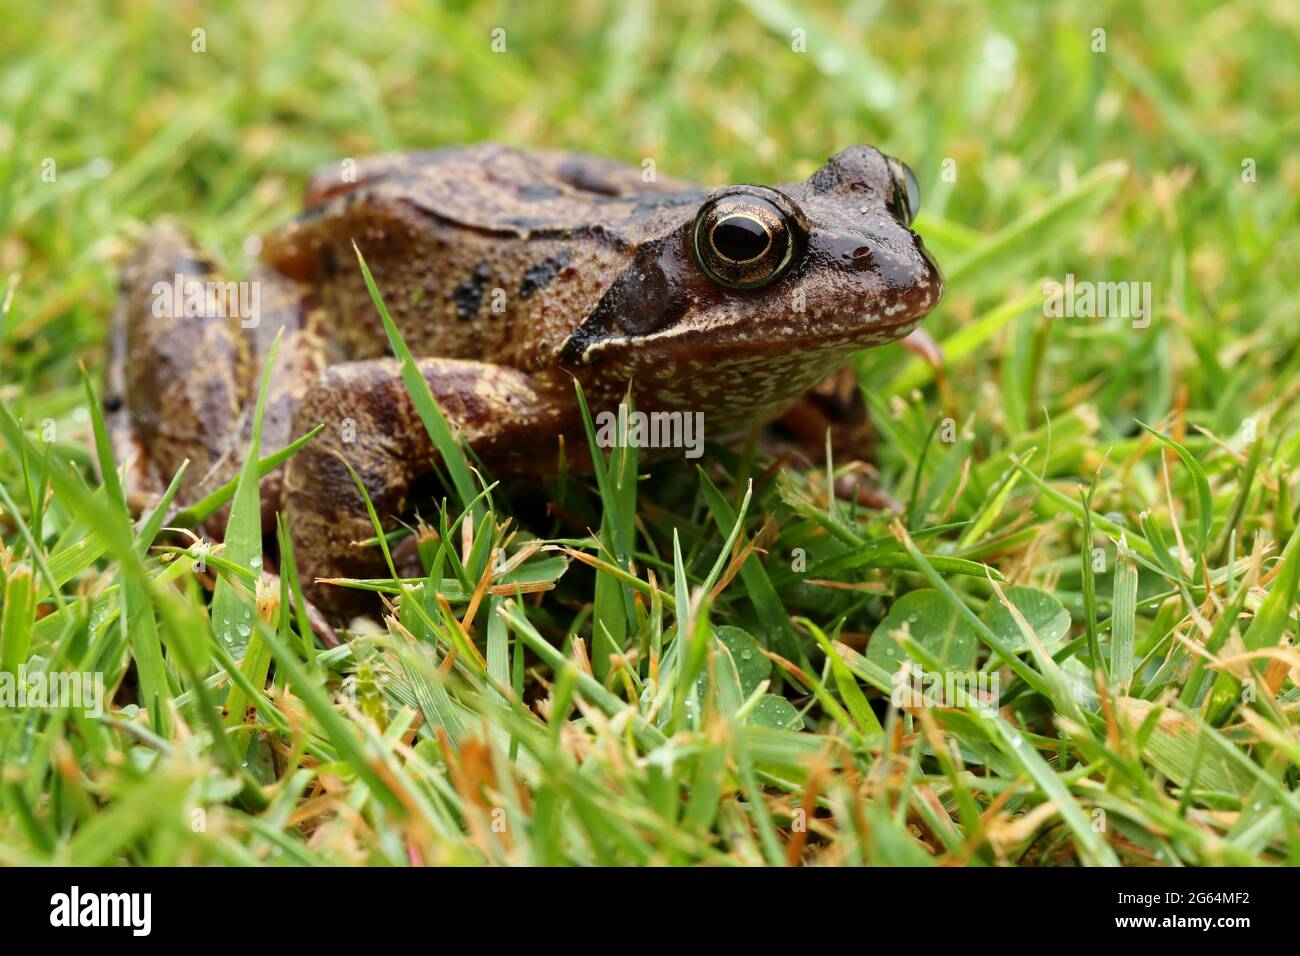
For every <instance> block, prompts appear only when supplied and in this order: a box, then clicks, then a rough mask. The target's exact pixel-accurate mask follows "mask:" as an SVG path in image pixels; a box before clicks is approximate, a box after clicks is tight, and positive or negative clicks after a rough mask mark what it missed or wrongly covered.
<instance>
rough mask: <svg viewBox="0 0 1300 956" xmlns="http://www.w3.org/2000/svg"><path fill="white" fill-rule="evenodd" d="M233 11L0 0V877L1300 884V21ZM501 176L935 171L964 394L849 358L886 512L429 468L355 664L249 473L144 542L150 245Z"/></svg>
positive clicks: (1195, 8) (851, 468)
mask: <svg viewBox="0 0 1300 956" xmlns="http://www.w3.org/2000/svg"><path fill="white" fill-rule="evenodd" d="M206 6H207V5H201V4H196V3H176V4H171V3H146V2H125V0H124V2H118V3H98V4H92V3H78V4H61V5H55V6H53V7H51V8H49V9H42V10H40V11H39V12H38V10H37V8H36V7H35V6H33V5H31V4H28V3H22V2H20V0H0V22H3V23H4V25H5V26H4V29H3V31H2V32H0V302H2V303H3V304H2V305H0V398H2V399H3V409H2V410H0V411H2V413H0V602H2V610H0V705H3V706H0V864H7V865H15V864H18V865H21V864H38V863H59V864H92V865H100V864H115V865H116V864H121V865H159V864H162V865H172V864H213V863H215V864H345V865H352V864H375V865H414V864H425V865H434V864H544V865H568V864H611V865H635V864H663V865H692V864H710V865H758V866H762V865H774V866H776V865H859V864H875V865H891V864H906V865H924V864H947V865H954V864H968V865H976V866H987V865H1019V866H1049V865H1072V864H1083V865H1128V866H1159V865H1177V864H1197V865H1225V864H1247V865H1251V864H1293V865H1294V864H1296V863H1300V790H1298V789H1297V787H1298V785H1300V769H1298V765H1300V734H1298V733H1297V724H1298V723H1300V709H1298V708H1300V655H1297V652H1296V650H1295V649H1294V648H1293V643H1294V638H1295V635H1296V633H1297V601H1296V596H1297V582H1298V581H1300V532H1297V527H1298V525H1297V517H1298V515H1297V509H1298V506H1300V502H1298V500H1297V499H1298V498H1300V496H1298V495H1297V490H1298V489H1297V475H1298V474H1300V417H1298V416H1297V411H1296V409H1297V407H1298V403H1297V396H1298V393H1300V347H1298V343H1300V294H1297V291H1296V276H1297V274H1300V242H1297V216H1298V215H1300V155H1298V154H1297V152H1296V150H1295V149H1294V148H1293V147H1294V144H1295V143H1296V142H1298V141H1300V8H1297V7H1296V6H1294V5H1289V4H1286V3H1269V2H1265V0H1259V2H1237V3H1228V4H1219V3H1211V2H1201V0H1191V2H1174V0H1153V2H1150V3H1143V4H1136V3H1134V4H1130V3H1100V4H1098V3H1084V2H1065V3H1053V4H1038V3H1029V2H1023V3H1017V2H1006V3H995V4H981V3H968V2H956V0H951V2H942V3H935V4H927V5H918V4H903V3H897V4H889V5H885V4H878V3H868V2H855V3H845V4H836V3H829V2H827V3H819V4H815V5H808V6H805V5H796V4H787V3H785V2H783V0H744V2H739V3H727V4H713V3H698V2H688V0H665V2H659V3H649V2H646V3H603V2H596V0H581V2H577V3H575V4H571V5H566V9H564V11H563V12H562V13H561V12H559V11H558V10H555V9H548V8H549V7H550V5H548V4H540V3H524V2H519V3H482V4H478V3H475V4H471V3H468V2H458V3H445V4H437V3H428V4H426V3H417V2H388V3H380V4H377V5H375V6H374V7H373V8H372V9H370V10H368V11H367V12H362V11H361V8H360V7H356V6H354V5H352V4H347V3H341V2H330V0H325V2H314V3H307V2H302V0H289V2H284V3H274V4H270V3H243V4H235V3H232V4H223V5H220V6H222V8H223V12H220V13H217V12H212V11H210V10H208V9H207V8H206ZM494 31H504V32H497V33H494ZM486 140H492V141H501V142H506V143H510V144H514V145H520V146H529V147H534V146H535V147H552V148H561V149H574V150H582V151H585V152H590V153H596V154H600V155H605V156H609V157H611V158H614V159H617V160H620V161H623V162H626V163H629V164H632V165H641V163H642V162H643V160H645V159H653V160H654V162H655V165H656V168H657V170H658V173H659V175H661V176H672V177H679V178H683V179H689V180H695V181H699V182H704V183H710V184H712V183H730V182H760V183H761V182H778V181H786V180H792V179H802V178H804V177H806V176H808V175H809V174H810V173H811V172H812V171H813V170H815V169H816V168H817V167H818V166H820V165H821V164H822V162H824V161H825V159H826V157H827V156H829V155H831V154H832V153H834V152H837V151H839V150H840V149H842V148H844V147H846V146H850V145H853V144H857V143H864V142H865V143H872V144H875V145H877V146H879V147H880V148H881V149H882V150H884V151H886V152H888V153H890V154H892V155H894V156H898V157H900V158H902V159H904V160H906V161H907V162H908V163H909V164H910V165H911V167H912V168H913V169H914V170H915V171H916V173H917V176H918V178H919V180H920V185H921V192H922V197H923V203H922V212H921V216H920V218H919V219H918V221H917V222H916V224H915V227H916V229H917V231H918V232H919V233H920V234H921V235H922V236H924V237H925V240H926V243H927V245H928V247H929V249H930V250H931V251H932V253H933V255H934V257H935V258H936V259H937V261H938V262H939V263H940V264H941V266H942V267H943V270H944V273H945V275H946V278H947V292H946V295H945V298H944V300H943V302H942V304H941V305H940V306H939V307H938V308H937V309H936V310H935V312H934V313H933V314H932V315H931V316H930V317H929V318H928V319H927V320H926V322H925V325H924V328H925V329H926V330H927V331H928V332H929V334H930V335H931V336H932V337H933V338H934V339H935V340H936V341H937V342H938V344H939V346H940V348H941V350H942V354H943V360H942V363H941V364H940V365H939V366H938V368H936V367H935V366H934V365H932V364H929V363H927V362H925V361H923V360H922V359H920V358H918V357H917V356H916V355H914V354H912V353H911V352H908V351H906V350H904V349H903V348H901V347H900V346H898V345H889V346H885V347H882V348H879V349H875V350H871V351H868V352H864V353H861V354H860V355H858V356H857V357H856V358H855V359H854V366H853V367H854V368H855V370H856V372H857V375H858V377H859V380H860V382H861V385H862V393H863V396H864V399H865V403H866V407H867V409H868V411H869V413H870V416H871V421H872V424H873V426H874V429H875V432H876V444H875V453H874V456H873V458H874V460H872V461H870V462H868V463H867V465H868V466H869V468H867V469H865V470H866V471H867V472H868V473H869V474H870V477H871V479H872V482H873V484H874V485H875V486H876V487H878V488H879V489H880V491H881V492H883V493H884V494H885V495H886V496H888V498H889V499H892V500H893V501H895V502H897V503H898V506H897V508H896V509H886V510H880V509H877V508H871V507H866V506H863V505H859V504H856V503H853V502H851V501H846V500H844V499H843V498H839V497H837V496H836V495H835V494H834V492H833V489H834V487H835V486H836V485H837V484H841V483H842V481H841V479H843V478H845V477H847V476H852V475H857V474H860V473H862V472H863V471H864V467H863V465H862V464H861V463H853V462H848V461H832V462H831V463H830V464H829V465H828V466H827V467H825V468H822V467H803V466H800V465H797V464H791V463H787V464H785V465H783V466H782V465H774V463H773V460H772V459H771V458H770V457H769V456H768V455H767V454H766V452H765V448H766V447H767V446H766V444H765V443H764V442H763V441H761V440H760V436H759V435H758V434H757V432H756V433H754V434H751V435H749V436H748V437H746V438H742V439H740V440H738V441H736V442H733V443H730V444H726V445H720V444H712V443H711V444H709V445H708V446H707V447H706V451H705V454H704V456H703V457H702V458H701V459H699V460H698V462H697V461H691V460H683V459H679V460H676V461H669V462H665V463H663V464H659V465H654V466H653V467H646V466H645V465H644V464H643V463H639V462H638V460H637V456H636V454H635V452H634V451H630V450H626V449H620V450H616V451H614V452H613V453H612V454H610V455H609V456H608V457H607V458H606V459H605V460H604V461H603V463H602V467H601V468H600V469H599V470H598V473H597V474H596V475H594V476H583V475H569V476H566V477H564V478H562V479H560V480H556V481H550V482H547V483H546V484H545V485H544V486H532V487H529V486H527V485H519V484H517V483H503V484H495V485H491V486H490V490H489V491H488V492H487V493H486V494H480V492H481V491H482V490H483V487H482V486H481V485H479V484H478V483H477V479H475V478H473V477H472V476H471V475H470V473H469V471H468V470H467V469H466V468H465V467H464V459H463V457H461V452H460V451H459V449H457V448H456V447H454V446H447V448H446V451H447V454H446V456H445V463H446V466H447V467H446V470H447V472H448V476H449V477H448V480H447V482H446V485H445V489H444V494H445V506H444V507H442V508H441V509H431V510H430V511H429V512H426V513H425V514H424V515H423V518H424V521H425V522H426V524H425V526H424V527H422V528H420V529H418V530H419V531H420V536H421V540H422V547H421V552H420V553H421V557H422V558H423V559H424V568H425V572H426V576H425V577H423V578H418V579H407V580H402V581H398V580H396V579H391V580H388V579H386V580H384V581H381V582H380V583H379V584H377V585H375V587H377V588H378V589H380V590H383V591H386V592H387V596H388V598H389V600H390V602H391V604H390V608H391V610H392V613H391V614H389V615H386V616H384V617H383V619H382V620H381V619H380V616H379V615H376V616H375V617H374V619H373V620H371V621H369V622H366V623H358V625H357V626H356V627H354V628H353V629H352V630H350V631H347V632H345V633H342V634H341V635H340V637H341V638H342V642H341V643H340V644H339V646H337V647H326V646H325V644H324V643H323V642H322V640H321V639H320V638H319V636H318V635H315V634H314V633H313V629H312V627H311V626H310V623H309V622H308V621H307V620H306V619H305V617H304V616H303V615H300V614H298V613H295V610H294V602H293V601H290V600H288V598H289V597H290V596H291V595H292V593H293V592H294V591H295V589H296V588H297V586H298V582H297V580H296V577H295V575H294V574H293V570H292V562H290V561H287V560H286V558H287V557H288V556H287V555H285V554H280V555H279V557H278V559H277V557H276V548H275V544H276V540H275V536H271V537H270V538H268V539H267V540H265V541H263V540H262V539H261V538H260V537H259V536H258V534H257V533H256V528H255V520H254V519H253V517H252V515H253V512H255V511H256V499H257V495H256V482H257V480H258V474H257V459H256V456H248V457H246V460H245V468H244V469H243V472H242V474H241V476H240V478H239V481H238V483H237V487H236V486H235V485H231V486H230V487H228V488H227V489H226V495H227V497H233V499H234V510H235V514H236V520H235V521H234V522H232V531H231V533H230V534H229V535H228V536H227V541H226V543H225V545H224V547H220V548H217V549H215V550H203V549H201V548H199V547H197V546H195V543H194V541H195V539H194V537H193V536H192V535H187V534H186V532H185V530H184V529H197V527H198V525H199V523H200V520H201V518H202V511H203V509H194V508H191V509H187V510H183V511H179V512H178V511H177V509H175V508H169V507H166V503H164V505H163V506H160V507H159V508H157V509H156V510H153V511H150V512H146V513H144V514H139V515H137V514H132V513H130V512H129V511H128V510H127V508H126V506H125V504H124V501H123V496H122V491H121V486H120V484H119V482H118V481H117V480H116V479H115V478H114V472H113V465H112V464H111V460H110V459H109V457H108V456H109V452H108V450H107V447H106V445H105V443H104V441H103V436H102V435H99V436H98V438H97V432H99V431H100V429H101V426H102V420H101V418H100V415H99V411H98V405H99V401H98V396H99V395H100V394H102V382H103V369H104V364H105V354H106V352H105V342H106V337H107V333H108V328H109V321H108V320H109V317H110V315H111V313H112V309H113V305H114V301H115V297H116V294H117V271H118V268H119V265H120V263H121V261H122V260H123V258H124V257H125V256H126V255H127V254H128V253H129V252H130V250H131V249H132V248H134V247H135V246H136V245H137V244H138V243H139V242H140V241H141V240H142V239H143V237H144V235H145V234H146V232H147V230H148V228H149V225H150V224H151V223H152V222H154V221H156V220H158V219H160V218H164V217H170V218H172V219H173V220H174V221H176V222H178V223H181V224H183V225H184V227H185V228H186V229H188V230H189V231H191V232H192V233H193V234H194V235H195V236H196V237H197V238H198V239H199V240H200V241H201V242H202V243H203V244H205V245H207V246H209V247H210V248H212V249H214V250H216V251H217V253H218V254H219V257H220V258H221V259H222V260H223V261H224V262H225V263H227V264H229V266H230V269H231V271H232V272H233V273H235V274H240V273H241V270H243V269H245V268H246V267H247V264H248V255H247V252H246V251H245V240H246V239H247V237H249V236H251V235H255V234H258V233H261V232H264V231H266V230H269V229H271V228H274V227H275V226H277V225H280V224H282V223H283V222H285V221H287V220H288V219H289V218H291V217H292V216H293V215H294V214H295V213H296V212H297V211H298V208H299V203H300V198H301V194H302V188H303V185H304V182H305V180H306V177H307V176H308V175H309V174H310V172H311V171H312V170H313V169H315V168H317V167H319V166H322V165H325V164H334V163H338V162H339V161H340V160H341V159H344V158H347V157H360V156H364V155H367V154H372V153H377V152H385V151H394V150H400V149H407V148H427V147H430V146H440V145H454V144H468V143H475V142H480V141H486ZM1118 284H1123V285H1122V286H1121V285H1118ZM1058 291H1059V293H1060V294H1059V295H1054V293H1055V292H1058ZM1119 291H1124V292H1126V293H1130V298H1129V301H1128V302H1127V303H1126V304H1122V307H1120V308H1115V307H1114V306H1115V302H1114V301H1112V302H1111V306H1112V307H1111V308H1103V307H1101V305H1100V302H1101V301H1103V300H1105V299H1106V298H1107V297H1108V296H1109V297H1110V298H1112V299H1113V298H1114V295H1115V294H1117V293H1118V292H1119ZM1094 292H1096V293H1097V295H1096V296H1095V297H1094V296H1093V293H1094ZM1139 302H1140V303H1141V306H1140V307H1139V306H1138V303H1139ZM83 369H84V372H83ZM430 415H431V416H432V417H435V418H436V415H437V412H436V410H430ZM105 464H107V465H108V468H107V472H105V469H104V466H105ZM117 464H119V465H120V464H121V463H120V462H119V463H117ZM103 474H106V475H107V477H108V480H107V481H101V480H100V477H99V476H100V475H103ZM467 476H468V477H467ZM638 476H640V477H639V478H638ZM487 477H488V480H489V481H490V480H491V478H490V476H487ZM539 496H540V497H542V498H544V500H545V501H546V502H549V504H550V505H551V507H550V508H546V507H538V505H537V500H538V498H539ZM177 504H187V505H188V504H191V502H178V503H177ZM213 506H214V503H213V502H209V503H207V504H205V505H204V506H203V508H204V509H208V508H211V507H213ZM239 518H242V519H243V520H242V521H240V520H238V519H239ZM176 529H181V530H176ZM264 554H265V557H266V558H267V566H269V565H270V563H271V562H272V561H276V565H275V566H276V567H278V568H279V569H280V570H281V571H282V572H283V573H282V574H281V575H280V576H279V577H274V578H273V577H271V576H269V575H267V574H264V573H263V571H264V564H263V557H264ZM232 614H234V615H239V616H240V620H245V621H248V622H249V623H248V624H247V625H246V626H244V627H242V628H240V633H239V636H238V637H237V638H235V639H233V640H223V639H222V636H228V634H223V635H221V636H219V632H221V631H222V630H223V628H222V627H221V626H219V624H218V622H219V621H225V620H228V619H229V616H230V615H232ZM245 631H246V632H247V633H244V632H245ZM19 674H22V675H24V676H25V680H26V682H27V684H28V686H27V687H26V690H28V691H32V692H33V693H34V690H33V684H32V682H36V683H39V684H42V685H46V686H52V685H54V684H57V683H59V682H60V681H62V682H63V683H64V686H68V682H69V681H70V680H71V679H72V678H73V677H77V678H81V677H82V676H84V677H85V682H84V684H83V685H80V686H81V687H82V690H83V691H84V692H85V693H84V694H83V696H85V694H90V696H94V694H93V693H91V692H92V691H94V690H95V689H96V688H97V687H98V688H99V689H102V692H103V693H102V698H101V699H99V701H98V703H99V704H100V705H101V706H98V707H95V706H87V705H86V704H85V703H84V701H83V702H82V703H81V704H79V705H75V706H74V705H72V704H68V703H67V702H66V701H60V702H59V703H58V704H57V705H54V704H51V705H47V706H41V705H40V702H39V701H36V702H35V703H33V701H34V700H35V698H34V697H33V700H28V701H20V700H19V699H18V696H17V688H18V684H19V683H20V682H19V681H17V679H16V677H17V675H19ZM943 674H950V675H957V676H959V677H960V678H961V680H958V681H956V682H954V681H951V680H949V681H947V682H943V681H939V682H938V683H935V682H933V681H930V680H929V678H933V677H935V675H943ZM59 675H62V677H60V676H59ZM900 675H903V676H904V677H908V676H909V675H910V678H909V680H908V681H905V682H902V683H900ZM6 676H7V677H8V681H7V682H6ZM97 682H102V683H98V684H97ZM913 688H915V689H916V691H917V693H915V694H912V693H911V691H912V690H913ZM929 691H933V692H934V693H933V694H927V692H929ZM6 695H7V696H6ZM891 699H892V704H894V705H900V704H901V705H903V706H893V705H891ZM20 703H25V704H26V706H19V705H20ZM246 708H248V709H247V711H246ZM245 715H247V716H246V717H245Z"/></svg>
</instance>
